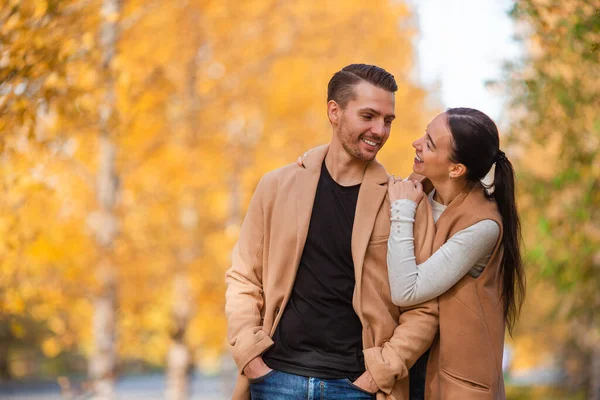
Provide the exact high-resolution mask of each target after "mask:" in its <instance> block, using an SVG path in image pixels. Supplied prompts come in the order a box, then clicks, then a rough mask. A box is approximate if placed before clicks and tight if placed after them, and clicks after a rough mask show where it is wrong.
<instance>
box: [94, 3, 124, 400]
mask: <svg viewBox="0 0 600 400" xmlns="http://www.w3.org/2000/svg"><path fill="white" fill-rule="evenodd" d="M120 11H121V2H120V0H104V1H103V4H102V12H101V16H102V27H101V31H100V43H101V47H102V73H103V77H104V86H105V97H104V101H103V104H101V106H100V110H99V114H100V136H99V145H100V153H99V167H98V174H97V187H96V199H97V202H98V210H97V211H96V212H95V213H93V215H92V216H91V220H92V221H93V228H94V230H95V234H96V245H97V248H98V254H99V261H98V264H97V266H96V277H97V279H98V284H99V290H98V292H97V294H96V296H95V298H94V319H93V344H94V350H93V354H92V356H91V358H90V364H89V373H90V378H91V379H92V381H93V398H94V399H95V400H112V399H114V398H115V378H116V367H117V346H116V342H117V316H116V310H117V288H118V287H117V279H116V270H115V266H114V265H113V257H112V247H113V244H114V241H115V238H116V235H117V233H118V221H117V218H116V216H115V211H114V209H115V204H116V198H117V190H118V176H117V173H116V168H115V158H116V151H117V150H116V147H115V144H114V143H113V141H112V139H111V138H112V136H113V132H112V131H113V129H114V123H113V120H114V117H113V115H114V114H115V108H116V105H115V88H114V83H115V78H114V72H113V69H112V65H111V64H112V63H113V60H114V57H115V53H116V42H117V37H118V22H117V21H118V16H119V14H120Z"/></svg>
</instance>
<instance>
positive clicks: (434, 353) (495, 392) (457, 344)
mask: <svg viewBox="0 0 600 400" xmlns="http://www.w3.org/2000/svg"><path fill="white" fill-rule="evenodd" d="M413 147H414V148H415V149H416V157H415V160H414V165H413V171H414V172H415V174H417V175H412V176H411V179H407V180H404V181H403V180H397V179H394V178H393V177H392V178H390V182H389V185H388V192H389V196H390V201H391V204H392V212H391V231H390V237H389V241H388V256H387V261H388V273H389V281H390V289H391V295H392V300H393V302H394V304H396V305H398V306H411V305H414V304H418V303H421V302H424V301H427V300H430V299H433V298H435V297H438V296H439V307H440V331H439V336H438V337H437V339H436V340H435V342H434V344H433V346H432V348H431V351H430V354H429V362H428V364H427V378H426V382H425V398H426V399H436V400H437V399H503V398H504V397H505V395H504V382H503V378H502V350H503V346H504V333H505V328H508V330H509V332H512V328H513V326H514V323H515V320H516V317H517V315H518V312H519V309H520V306H521V303H522V301H523V297H524V293H525V279H524V274H523V266H522V261H521V255H520V250H519V238H520V226H519V218H518V215H517V209H516V205H515V195H514V184H515V182H514V171H513V168H512V165H511V163H510V161H509V160H508V159H507V158H506V156H505V154H504V152H502V151H501V150H500V148H499V138H498V129H497V128H496V125H495V124H494V122H493V121H492V120H491V119H490V118H489V117H488V116H487V115H485V114H484V113H482V112H480V111H477V110H474V109H470V108H451V109H449V110H447V111H446V112H444V113H442V114H440V115H438V116H437V117H435V118H434V119H433V120H432V121H431V123H430V124H429V125H428V126H427V130H426V132H425V135H424V136H423V137H421V138H420V139H418V140H417V141H415V142H414V143H413ZM494 165H495V171H493V177H494V181H493V184H491V185H486V184H483V183H482V182H481V181H480V180H481V179H482V178H484V177H485V176H486V174H487V173H488V171H490V169H492V167H493V166H494ZM423 186H425V190H424V189H423ZM425 196H426V198H425ZM421 200H423V201H421ZM415 220H416V223H415ZM434 224H435V225H434ZM419 235H421V236H420V237H428V238H430V243H431V246H432V256H431V257H430V258H429V259H427V261H425V262H423V263H422V264H420V265H417V264H416V262H415V252H414V247H413V240H414V237H417V236H419ZM431 238H432V240H431ZM414 372H416V371H411V373H413V374H414ZM411 385H413V387H411V393H413V394H415V393H417V392H418V388H417V387H414V386H415V381H414V379H411Z"/></svg>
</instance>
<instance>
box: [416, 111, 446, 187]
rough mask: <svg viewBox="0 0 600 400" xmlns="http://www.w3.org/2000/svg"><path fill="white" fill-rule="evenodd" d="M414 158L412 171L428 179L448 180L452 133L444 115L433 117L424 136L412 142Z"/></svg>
mask: <svg viewBox="0 0 600 400" xmlns="http://www.w3.org/2000/svg"><path fill="white" fill-rule="evenodd" d="M412 145H413V147H414V148H415V150H416V157H415V160H414V164H413V171H414V172H415V173H417V174H420V175H423V176H425V177H427V178H429V179H430V180H431V181H440V180H444V179H448V178H449V174H450V170H451V168H452V166H453V165H455V163H454V162H452V161H451V160H450V156H451V154H452V133H451V132H450V128H449V127H448V124H447V123H446V114H445V113H442V114H439V115H438V116H437V117H435V118H434V119H433V120H432V121H431V122H430V123H429V125H427V129H426V131H425V135H423V136H422V137H421V138H419V139H417V140H415V141H414V142H413V144H412Z"/></svg>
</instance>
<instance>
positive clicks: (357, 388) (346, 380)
mask: <svg viewBox="0 0 600 400" xmlns="http://www.w3.org/2000/svg"><path fill="white" fill-rule="evenodd" d="M344 381H345V382H346V383H347V384H348V385H349V386H350V387H351V388H352V389H355V390H360V391H361V392H363V393H366V394H368V395H370V396H373V397H375V395H376V394H377V393H371V392H367V391H366V390H365V389H363V388H361V387H360V386H356V385H355V384H354V383H353V382H352V381H351V380H350V379H348V378H346V379H344Z"/></svg>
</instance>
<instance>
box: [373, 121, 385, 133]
mask: <svg viewBox="0 0 600 400" xmlns="http://www.w3.org/2000/svg"><path fill="white" fill-rule="evenodd" d="M384 132H385V121H383V120H381V121H379V120H376V121H375V122H374V123H373V126H372V127H371V133H373V134H374V135H377V136H379V137H382V136H383V134H384Z"/></svg>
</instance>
